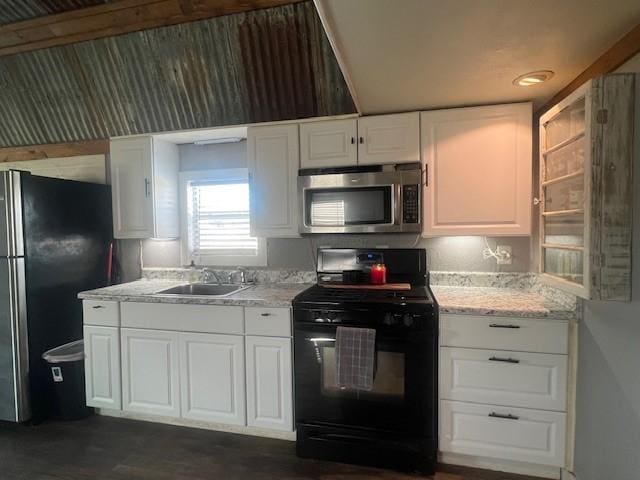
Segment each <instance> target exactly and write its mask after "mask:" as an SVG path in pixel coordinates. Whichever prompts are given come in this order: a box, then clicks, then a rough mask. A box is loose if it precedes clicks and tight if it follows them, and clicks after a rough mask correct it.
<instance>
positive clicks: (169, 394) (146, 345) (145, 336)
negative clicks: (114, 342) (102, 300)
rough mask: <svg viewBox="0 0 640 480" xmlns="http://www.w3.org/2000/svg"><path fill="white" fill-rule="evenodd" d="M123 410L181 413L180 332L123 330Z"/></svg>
mask: <svg viewBox="0 0 640 480" xmlns="http://www.w3.org/2000/svg"><path fill="white" fill-rule="evenodd" d="M121 336H122V340H121V343H122V377H123V378H122V380H123V382H122V397H123V405H122V408H123V410H126V411H129V412H140V413H151V414H157V415H163V416H166V417H178V416H179V415H180V390H179V388H180V382H179V368H178V334H177V333H176V332H166V331H162V330H136V329H130V328H123V329H121Z"/></svg>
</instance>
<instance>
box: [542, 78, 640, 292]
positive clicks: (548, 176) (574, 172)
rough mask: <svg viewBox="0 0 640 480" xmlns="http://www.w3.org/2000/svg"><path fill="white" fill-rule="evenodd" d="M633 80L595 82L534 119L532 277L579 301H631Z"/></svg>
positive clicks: (599, 80)
mask: <svg viewBox="0 0 640 480" xmlns="http://www.w3.org/2000/svg"><path fill="white" fill-rule="evenodd" d="M635 77H636V75H633V74H624V75H605V76H603V77H599V78H597V79H595V80H592V81H590V82H588V83H586V84H585V85H584V86H583V87H581V88H580V89H578V90H576V91H575V92H574V93H573V94H571V95H570V96H569V97H567V98H566V99H565V100H563V101H562V102H560V103H559V104H557V105H556V106H554V107H552V108H551V109H550V110H549V111H548V112H546V113H545V114H544V115H542V116H541V117H540V236H539V238H540V246H539V247H540V272H541V273H542V278H543V279H544V280H545V281H547V282H548V283H550V284H552V285H553V286H555V287H557V288H560V289H563V290H565V291H568V292H570V293H573V294H575V295H578V296H581V297H583V298H587V299H593V300H627V301H628V300H630V299H631V238H632V216H633V211H632V205H633V172H632V170H633V169H632V164H633V135H634V130H633V128H634V127H633V126H634V92H635Z"/></svg>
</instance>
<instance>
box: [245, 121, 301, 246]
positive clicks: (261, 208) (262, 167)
mask: <svg viewBox="0 0 640 480" xmlns="http://www.w3.org/2000/svg"><path fill="white" fill-rule="evenodd" d="M247 161H248V166H249V176H250V192H251V194H250V197H251V234H252V235H254V236H257V237H276V238H277V237H297V236H298V169H299V168H300V152H299V148H298V126H297V125H277V126H265V127H249V129H248V131H247Z"/></svg>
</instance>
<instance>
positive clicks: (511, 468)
mask: <svg viewBox="0 0 640 480" xmlns="http://www.w3.org/2000/svg"><path fill="white" fill-rule="evenodd" d="M438 460H439V461H440V463H444V464H449V465H462V466H464V467H473V468H483V469H485V470H495V471H498V472H507V473H515V474H517V475H529V476H532V477H541V478H551V479H553V480H560V479H561V478H562V480H564V477H562V476H561V475H562V473H561V472H562V469H561V468H559V467H551V466H548V465H537V464H535V463H524V462H515V461H511V460H500V459H497V458H486V457H476V456H474V455H461V454H459V453H448V452H439V453H438ZM567 480H568V479H567Z"/></svg>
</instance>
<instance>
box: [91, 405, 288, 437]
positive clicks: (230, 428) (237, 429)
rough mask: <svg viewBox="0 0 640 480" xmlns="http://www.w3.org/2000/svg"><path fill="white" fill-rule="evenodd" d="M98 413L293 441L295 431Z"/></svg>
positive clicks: (116, 412)
mask: <svg viewBox="0 0 640 480" xmlns="http://www.w3.org/2000/svg"><path fill="white" fill-rule="evenodd" d="M96 413H97V414H98V415H104V416H105V417H117V418H127V419H129V420H139V421H142V422H151V423H164V424H166V425H176V426H178V427H190V428H200V429H203V430H213V431H217V432H227V433H238V434H241V435H253V436H254V437H266V438H276V439H278V440H289V441H295V439H296V432H279V431H277V430H266V429H261V428H254V427H245V426H240V425H225V424H223V423H209V422H201V421H198V420H187V419H185V418H172V417H163V416H161V415H151V414H147V413H133V412H125V411H122V410H111V409H108V408H96Z"/></svg>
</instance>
